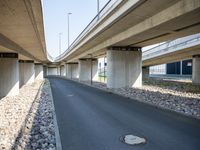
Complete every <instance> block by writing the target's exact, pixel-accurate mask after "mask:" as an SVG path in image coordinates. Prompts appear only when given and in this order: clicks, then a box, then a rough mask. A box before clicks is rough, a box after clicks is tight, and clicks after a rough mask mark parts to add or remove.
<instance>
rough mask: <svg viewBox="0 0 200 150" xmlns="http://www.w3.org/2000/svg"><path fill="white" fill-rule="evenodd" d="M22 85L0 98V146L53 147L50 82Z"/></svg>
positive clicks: (5, 149) (15, 148)
mask: <svg viewBox="0 0 200 150" xmlns="http://www.w3.org/2000/svg"><path fill="white" fill-rule="evenodd" d="M42 83H43V82H42V81H38V82H35V83H34V84H32V85H25V86H23V87H22V88H21V89H20V94H19V95H18V96H15V97H5V98H2V99H0V149H1V150H10V149H13V150H55V147H56V142H55V130H54V124H53V113H52V111H53V109H52V102H51V100H50V94H49V92H50V85H49V82H48V81H45V82H44V84H43V85H42V87H41V90H40V91H39V92H38V89H39V87H40V85H41V84H42Z"/></svg>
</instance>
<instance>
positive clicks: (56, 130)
mask: <svg viewBox="0 0 200 150" xmlns="http://www.w3.org/2000/svg"><path fill="white" fill-rule="evenodd" d="M46 80H47V81H48V82H49V80H48V79H46ZM49 85H50V88H49V91H50V94H49V95H50V99H51V102H52V106H53V107H52V108H53V122H54V126H55V138H56V150H62V144H61V140H60V132H59V129H58V123H57V118H56V112H55V106H54V102H53V95H52V91H51V83H50V82H49Z"/></svg>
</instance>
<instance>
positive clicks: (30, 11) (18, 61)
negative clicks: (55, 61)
mask: <svg viewBox="0 0 200 150" xmlns="http://www.w3.org/2000/svg"><path fill="white" fill-rule="evenodd" d="M47 62H49V60H48V58H47V51H46V45H45V37H44V24H43V15H42V6H41V1H40V0H15V1H8V0H1V1H0V72H1V73H0V97H3V96H6V95H16V94H17V93H18V92H19V87H21V86H22V85H24V84H27V83H32V82H33V81H34V80H35V79H41V78H43V64H45V63H47Z"/></svg>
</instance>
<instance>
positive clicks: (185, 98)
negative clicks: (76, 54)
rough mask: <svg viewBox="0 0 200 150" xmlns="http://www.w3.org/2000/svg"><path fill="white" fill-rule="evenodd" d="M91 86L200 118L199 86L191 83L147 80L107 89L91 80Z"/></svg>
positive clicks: (102, 84) (103, 84)
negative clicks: (136, 85)
mask: <svg viewBox="0 0 200 150" xmlns="http://www.w3.org/2000/svg"><path fill="white" fill-rule="evenodd" d="M75 81H78V80H75ZM82 83H84V84H87V85H90V82H82ZM92 86H94V87H97V88H100V89H103V90H106V91H108V92H113V93H116V94H120V95H123V96H125V97H129V98H132V99H136V100H138V101H142V102H145V103H149V104H152V105H155V106H159V107H161V108H164V109H169V110H173V111H176V112H179V113H182V114H185V115H188V116H193V117H195V118H198V119H200V90H199V89H200V87H199V86H193V85H192V84H191V83H190V84H189V83H185V84H183V83H178V82H173V83H171V82H164V81H161V80H160V81H158V80H156V81H153V82H152V81H149V80H147V81H145V82H144V84H143V86H142V87H141V88H118V89H108V88H107V87H106V84H105V83H100V82H93V85H92Z"/></svg>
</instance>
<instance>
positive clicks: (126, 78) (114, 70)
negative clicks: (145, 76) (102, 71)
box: [107, 48, 142, 88]
mask: <svg viewBox="0 0 200 150" xmlns="http://www.w3.org/2000/svg"><path fill="white" fill-rule="evenodd" d="M122 49H123V48H119V49H118V50H112V49H109V50H107V64H108V68H107V87H108V88H121V87H141V86H142V55H141V54H142V52H141V51H140V50H131V51H127V50H122Z"/></svg>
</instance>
